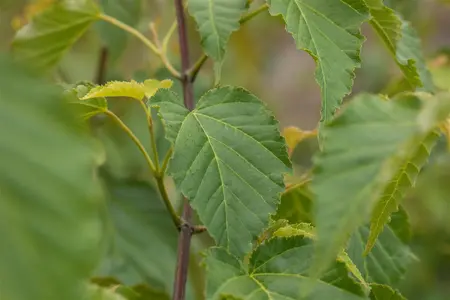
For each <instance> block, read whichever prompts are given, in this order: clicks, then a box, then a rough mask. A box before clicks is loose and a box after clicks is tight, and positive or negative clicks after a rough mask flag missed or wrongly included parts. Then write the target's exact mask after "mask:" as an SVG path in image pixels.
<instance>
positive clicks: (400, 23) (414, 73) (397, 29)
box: [365, 0, 434, 92]
mask: <svg viewBox="0 0 450 300" xmlns="http://www.w3.org/2000/svg"><path fill="white" fill-rule="evenodd" d="M365 1H366V3H367V5H368V7H369V9H370V14H371V19H370V24H371V25H372V27H373V28H374V29H375V30H376V32H377V33H378V35H379V36H380V38H381V39H382V40H383V42H384V43H385V44H386V47H387V48H388V49H389V51H390V52H391V54H392V55H393V56H394V58H395V61H396V63H397V65H398V66H399V67H400V69H401V70H402V72H403V74H404V76H405V78H406V80H407V81H408V83H409V85H410V86H411V87H412V90H414V89H415V88H418V87H422V88H421V90H424V91H427V92H432V91H433V90H434V86H433V81H432V79H431V75H430V72H429V71H428V69H427V67H426V65H425V59H424V57H423V54H422V51H421V49H422V47H421V45H420V40H419V38H418V36H417V34H416V32H415V30H414V29H413V28H412V27H411V25H410V24H409V23H408V22H406V21H405V20H403V19H402V17H400V16H399V15H398V14H397V13H396V12H395V11H394V10H392V9H391V8H389V7H387V6H385V5H384V4H383V0H365Z"/></svg>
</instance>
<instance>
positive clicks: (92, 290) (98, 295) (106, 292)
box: [82, 285, 132, 300]
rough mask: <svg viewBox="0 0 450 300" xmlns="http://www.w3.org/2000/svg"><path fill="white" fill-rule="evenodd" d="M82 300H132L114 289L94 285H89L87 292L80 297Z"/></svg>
mask: <svg viewBox="0 0 450 300" xmlns="http://www.w3.org/2000/svg"><path fill="white" fill-rule="evenodd" d="M82 299H83V300H132V299H128V298H126V297H123V296H122V295H120V294H119V293H116V292H115V289H108V288H103V287H99V286H96V285H89V286H88V289H87V294H86V295H85V296H84V297H83V298H82Z"/></svg>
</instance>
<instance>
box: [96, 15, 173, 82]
mask: <svg viewBox="0 0 450 300" xmlns="http://www.w3.org/2000/svg"><path fill="white" fill-rule="evenodd" d="M99 18H100V19H101V20H103V21H105V22H108V23H110V24H113V25H114V26H117V27H119V28H121V29H123V30H125V31H126V32H128V33H130V34H131V35H134V36H135V37H136V38H138V39H139V40H140V41H141V42H142V43H144V45H145V46H147V47H148V48H149V49H150V50H151V51H153V52H154V53H155V54H156V55H158V56H159V57H160V58H161V61H162V62H163V64H164V66H165V67H166V68H167V70H169V72H170V73H171V74H172V75H173V76H174V77H175V78H180V76H181V75H180V72H178V71H177V70H176V69H175V68H174V67H173V66H172V64H171V63H170V61H169V59H168V58H167V56H166V53H165V52H164V51H162V49H160V47H157V45H155V44H154V43H153V42H152V41H150V40H149V39H148V38H146V37H145V36H144V35H143V34H142V33H141V32H139V31H137V30H136V29H134V28H133V27H131V26H129V25H127V24H125V23H123V22H121V21H119V20H117V19H115V18H113V17H111V16H108V15H105V14H100V15H99Z"/></svg>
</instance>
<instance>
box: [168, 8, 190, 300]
mask: <svg viewBox="0 0 450 300" xmlns="http://www.w3.org/2000/svg"><path fill="white" fill-rule="evenodd" d="M174 2H175V9H176V14H177V24H178V40H179V44H180V52H181V73H182V76H181V83H182V86H183V97H184V105H185V106H186V108H187V109H188V110H193V109H194V107H195V102H194V92H193V87H192V82H191V80H190V79H189V75H188V70H189V65H190V62H189V47H188V39H187V30H186V20H185V17H184V8H183V1H182V0H174ZM191 218H192V208H191V207H190V205H189V202H188V200H187V199H186V198H184V205H183V221H184V223H183V224H182V225H181V228H180V236H179V239H178V250H177V253H178V257H177V269H176V272H175V282H174V291H173V298H172V299H173V300H184V297H185V291H186V281H187V273H188V266H189V252H190V248H191V237H192V234H193V231H194V230H193V227H192V225H191Z"/></svg>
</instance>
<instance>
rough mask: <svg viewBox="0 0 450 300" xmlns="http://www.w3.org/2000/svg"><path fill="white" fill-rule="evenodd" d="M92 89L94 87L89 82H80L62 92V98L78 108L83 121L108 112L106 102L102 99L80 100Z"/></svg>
mask: <svg viewBox="0 0 450 300" xmlns="http://www.w3.org/2000/svg"><path fill="white" fill-rule="evenodd" d="M94 87H95V85H94V84H92V83H90V82H80V83H76V84H75V85H73V86H72V87H70V88H69V89H66V90H65V91H64V97H65V98H66V99H67V101H69V102H70V103H73V104H75V105H77V106H78V108H79V112H78V114H79V115H81V116H82V119H84V120H87V119H89V118H91V117H93V116H96V115H98V114H101V113H103V112H105V111H106V110H108V102H107V101H106V99H105V98H103V97H99V98H91V99H87V100H80V99H81V98H83V97H84V96H85V95H86V94H88V93H89V91H90V90H91V89H92V88H94Z"/></svg>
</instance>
